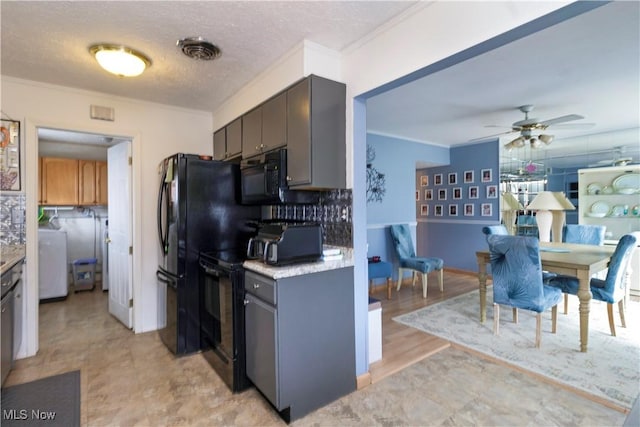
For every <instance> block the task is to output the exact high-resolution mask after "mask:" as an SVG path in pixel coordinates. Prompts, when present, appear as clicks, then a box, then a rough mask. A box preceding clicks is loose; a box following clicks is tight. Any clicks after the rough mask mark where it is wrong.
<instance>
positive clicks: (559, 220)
mask: <svg viewBox="0 0 640 427" xmlns="http://www.w3.org/2000/svg"><path fill="white" fill-rule="evenodd" d="M553 195H554V196H556V199H558V201H559V202H560V204H561V205H562V206H564V209H563V210H561V211H560V210H553V211H551V214H552V215H553V224H552V225H551V238H552V239H553V241H554V242H562V227H564V223H565V222H566V218H567V214H566V211H572V210H575V208H576V207H575V206H573V203H571V201H570V200H569V199H567V196H565V194H564V193H562V192H560V191H554V192H553Z"/></svg>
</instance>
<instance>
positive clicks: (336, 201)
mask: <svg viewBox="0 0 640 427" xmlns="http://www.w3.org/2000/svg"><path fill="white" fill-rule="evenodd" d="M352 200H353V198H352V193H351V190H350V189H344V190H343V189H339V190H326V191H321V192H320V201H319V202H318V203H317V204H306V205H293V204H290V205H287V204H285V205H277V206H269V207H267V209H268V210H269V212H268V214H267V216H270V217H271V218H272V219H281V220H284V221H287V220H298V221H313V222H318V223H319V224H321V225H322V234H323V238H324V243H325V244H326V245H335V246H345V247H353V240H352V231H351V230H352Z"/></svg>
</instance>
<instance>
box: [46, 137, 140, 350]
mask: <svg viewBox="0 0 640 427" xmlns="http://www.w3.org/2000/svg"><path fill="white" fill-rule="evenodd" d="M37 136H38V138H37V143H38V144H37V145H38V161H39V163H38V165H39V168H38V169H39V173H38V183H39V185H38V191H39V193H38V206H39V210H38V224H37V226H38V259H39V262H38V264H39V265H38V286H39V302H60V301H65V299H66V298H67V297H73V296H74V295H73V294H75V293H80V292H85V291H91V293H100V294H102V293H104V294H105V296H106V297H107V298H108V299H109V304H108V306H109V309H108V311H109V313H111V314H113V315H114V316H115V317H116V318H117V319H118V320H119V321H120V322H121V323H123V324H124V325H125V326H126V327H127V328H129V329H131V328H132V326H133V324H132V318H133V307H129V300H130V299H131V293H132V292H131V278H132V261H131V257H130V256H127V257H125V258H124V259H123V258H122V257H121V256H120V252H122V251H121V250H120V247H121V246H122V244H121V243H120V242H121V240H123V239H126V247H127V250H126V252H127V254H128V253H129V250H128V248H129V246H130V242H131V230H132V222H133V218H132V214H131V212H132V211H131V200H132V189H131V185H130V183H131V170H130V169H131V166H130V164H131V163H130V158H131V143H132V138H129V137H120V136H112V135H105V134H94V133H87V132H79V131H74V130H59V129H53V128H44V127H38V128H37ZM114 152H115V153H116V155H115V157H114V155H113V153H114ZM109 187H113V188H112V190H111V191H110V190H109ZM116 188H117V190H116V191H113V190H115V189H116ZM109 206H115V207H116V208H117V211H116V212H117V213H116V215H115V216H116V217H117V218H116V226H115V227H113V224H110V221H109V219H110V216H111V214H113V209H112V208H109ZM112 222H113V221H112ZM110 229H111V231H110ZM122 230H124V233H123V232H122ZM114 234H115V235H116V236H118V237H117V238H113V237H112V236H113V235H114ZM113 242H117V243H118V245H117V249H116V251H115V252H114V248H113V246H116V245H114V244H112V243H113ZM54 255H55V256H54ZM96 298H102V300H104V299H105V297H102V296H94V297H92V299H94V300H95V299H96ZM112 299H115V300H116V302H115V303H113V302H112ZM123 299H124V300H126V301H125V302H124V303H123ZM35 303H36V304H38V301H36V302H35ZM61 304H65V302H61ZM77 305H78V304H77V303H76V304H75V305H74V306H77ZM123 305H124V306H126V308H125V309H124V310H123V309H122V308H121V307H120V306H123ZM47 310H49V311H51V307H50V306H48V307H47ZM39 339H40V338H39Z"/></svg>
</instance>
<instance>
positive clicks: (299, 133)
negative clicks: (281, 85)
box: [287, 75, 346, 189]
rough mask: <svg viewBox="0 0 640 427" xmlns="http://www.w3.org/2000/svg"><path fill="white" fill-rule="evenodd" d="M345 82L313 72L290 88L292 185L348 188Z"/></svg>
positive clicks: (288, 171) (288, 128) (289, 161)
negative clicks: (313, 73) (329, 78)
mask: <svg viewBox="0 0 640 427" xmlns="http://www.w3.org/2000/svg"><path fill="white" fill-rule="evenodd" d="M345 103H346V86H345V85H344V84H343V83H338V82H335V81H332V80H328V79H325V78H322V77H318V76H314V75H311V76H309V77H307V78H305V79H304V80H302V81H300V82H298V83H297V84H295V85H294V86H292V87H291V88H290V89H289V90H288V91H287V180H288V183H289V187H291V188H294V189H305V188H309V189H311V188H345V187H346V160H345V159H346V146H345V144H346V141H345V114H346V112H345Z"/></svg>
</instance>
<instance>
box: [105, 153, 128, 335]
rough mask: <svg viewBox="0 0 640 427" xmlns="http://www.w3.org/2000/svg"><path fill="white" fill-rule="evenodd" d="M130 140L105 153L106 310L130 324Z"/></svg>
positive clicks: (126, 324)
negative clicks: (107, 273) (106, 184)
mask: <svg viewBox="0 0 640 427" xmlns="http://www.w3.org/2000/svg"><path fill="white" fill-rule="evenodd" d="M130 157H131V142H123V143H120V144H118V145H115V146H113V147H111V148H109V150H108V152H107V165H108V169H109V172H108V176H109V178H108V187H109V189H108V193H109V208H108V209H109V239H110V241H109V245H108V249H107V251H108V257H109V269H108V270H109V279H108V280H109V313H111V314H112V315H113V316H115V317H116V318H117V319H118V320H120V321H121V322H122V323H124V324H125V326H126V327H127V328H129V329H131V328H132V327H133V300H132V295H133V292H132V287H133V283H132V278H133V262H132V239H131V230H132V226H131V220H132V215H131V166H130V165H129V158H130Z"/></svg>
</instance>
